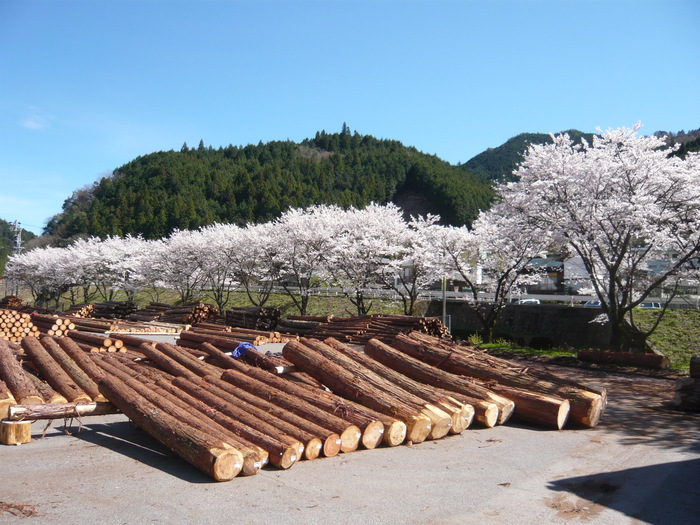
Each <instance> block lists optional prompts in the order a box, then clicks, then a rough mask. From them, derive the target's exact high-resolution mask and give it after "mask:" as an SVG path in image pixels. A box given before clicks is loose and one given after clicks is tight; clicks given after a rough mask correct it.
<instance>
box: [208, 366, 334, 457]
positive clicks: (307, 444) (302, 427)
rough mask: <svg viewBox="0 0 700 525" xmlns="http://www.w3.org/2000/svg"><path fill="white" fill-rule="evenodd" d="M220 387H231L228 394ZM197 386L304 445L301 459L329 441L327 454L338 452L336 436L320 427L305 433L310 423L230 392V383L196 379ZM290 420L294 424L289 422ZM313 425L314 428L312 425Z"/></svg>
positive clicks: (236, 391)
mask: <svg viewBox="0 0 700 525" xmlns="http://www.w3.org/2000/svg"><path fill="white" fill-rule="evenodd" d="M222 384H223V385H225V386H226V385H227V386H228V387H229V388H231V391H229V390H226V389H224V387H222V386H220V385H222ZM197 385H198V386H202V387H204V388H206V389H207V390H209V391H210V392H211V393H212V394H214V395H216V396H217V397H218V398H220V399H221V400H223V401H225V402H226V403H229V404H231V405H235V406H238V407H240V408H241V409H243V410H245V411H246V412H248V413H250V414H252V415H254V416H256V417H258V418H260V419H263V420H265V421H266V422H267V423H269V424H270V425H273V426H274V427H275V428H276V429H278V430H279V432H282V433H284V434H287V435H289V436H292V437H293V438H295V439H297V440H298V441H300V442H302V444H303V445H304V457H305V458H306V459H316V458H317V457H318V456H319V455H320V453H321V452H322V451H323V450H324V444H326V442H330V443H329V446H330V447H332V448H331V449H330V450H331V451H332V454H331V455H337V454H338V452H340V436H339V435H338V434H336V433H334V432H331V431H330V430H326V429H322V428H320V427H318V428H317V429H315V430H318V431H317V432H315V433H314V432H309V431H307V430H306V428H308V427H309V426H311V425H313V423H311V422H309V421H307V420H304V419H303V418H300V417H299V416H296V414H291V413H290V412H287V411H284V410H282V409H280V408H278V407H275V406H274V405H272V404H270V403H267V404H265V405H263V402H264V400H262V399H261V398H258V397H256V396H253V395H252V394H249V393H248V392H246V391H243V390H241V389H234V388H232V387H233V385H231V384H230V383H226V382H225V381H222V380H221V379H219V378H217V377H215V376H206V377H203V378H202V379H200V380H199V381H198V382H197ZM249 399H252V401H253V402H248V400H249ZM260 405H263V406H265V408H261V406H260ZM279 412H284V413H285V414H284V415H285V416H289V415H291V416H293V417H292V418H289V417H285V418H282V417H280V415H279ZM294 418H296V419H294ZM290 419H291V420H294V421H295V422H296V423H298V424H294V423H292V422H290ZM313 426H315V427H316V425H313ZM324 435H325V436H327V437H326V439H325V440H322V439H321V437H320V436H324ZM331 440H332V441H331Z"/></svg>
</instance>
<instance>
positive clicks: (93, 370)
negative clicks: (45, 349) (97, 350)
mask: <svg viewBox="0 0 700 525" xmlns="http://www.w3.org/2000/svg"><path fill="white" fill-rule="evenodd" d="M58 344H59V346H60V347H61V348H62V349H63V351H64V352H65V353H66V354H68V356H69V357H70V358H71V359H72V360H73V361H75V362H76V363H77V364H78V366H79V367H80V368H81V369H82V370H83V372H85V373H86V374H87V375H88V377H89V378H90V379H92V380H93V381H94V382H95V383H99V381H100V379H102V377H103V376H104V372H103V371H102V370H101V369H100V367H98V366H97V365H96V364H95V362H94V361H93V360H92V359H90V358H89V357H88V354H87V353H85V351H84V350H83V349H82V348H80V346H79V345H78V343H76V342H75V341H73V340H72V339H68V338H65V337H64V338H63V339H60V340H59V341H58Z"/></svg>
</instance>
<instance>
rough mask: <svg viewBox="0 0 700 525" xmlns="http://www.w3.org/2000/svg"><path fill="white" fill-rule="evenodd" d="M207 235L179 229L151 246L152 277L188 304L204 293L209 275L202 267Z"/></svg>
mask: <svg viewBox="0 0 700 525" xmlns="http://www.w3.org/2000/svg"><path fill="white" fill-rule="evenodd" d="M206 249H207V246H206V245H205V243H204V236H202V235H201V234H200V233H199V232H195V231H189V230H177V231H175V232H173V233H172V234H171V235H170V237H168V238H167V239H164V240H163V241H162V242H160V243H158V244H154V245H153V246H152V250H153V253H152V258H151V269H150V272H151V276H153V279H154V281H155V280H156V279H157V282H159V283H162V284H163V286H165V287H166V288H170V289H172V290H176V291H177V292H178V293H179V295H180V301H181V302H182V303H187V302H191V301H193V300H195V299H196V298H198V297H199V296H200V295H201V294H202V293H203V288H204V285H205V283H206V275H205V274H204V271H203V270H202V267H203V265H202V251H203V250H206Z"/></svg>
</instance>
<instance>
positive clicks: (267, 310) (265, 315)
mask: <svg viewBox="0 0 700 525" xmlns="http://www.w3.org/2000/svg"><path fill="white" fill-rule="evenodd" d="M281 315H282V314H281V312H280V310H279V308H271V307H265V306H251V307H240V308H231V309H229V310H226V312H225V313H224V316H225V319H226V324H227V325H229V326H236V327H239V328H247V329H249V330H273V329H274V328H275V327H276V326H277V323H278V321H279V319H280V317H281Z"/></svg>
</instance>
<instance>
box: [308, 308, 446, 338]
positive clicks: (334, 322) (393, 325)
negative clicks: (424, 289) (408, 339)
mask: <svg viewBox="0 0 700 525" xmlns="http://www.w3.org/2000/svg"><path fill="white" fill-rule="evenodd" d="M412 331H418V332H423V333H426V334H429V335H432V336H434V337H438V338H440V337H448V336H449V331H448V329H447V327H446V326H445V325H444V324H442V321H440V319H438V318H437V317H415V316H406V315H383V314H377V315H368V316H356V317H333V318H332V319H331V320H330V322H327V323H320V324H318V326H316V328H313V329H311V330H310V331H306V335H307V337H311V338H315V339H325V338H327V337H332V338H334V339H337V340H339V341H342V342H345V343H352V344H366V343H367V342H368V341H369V340H370V339H379V340H380V341H383V342H390V341H392V340H393V339H394V337H395V336H396V335H397V334H400V333H408V332H412Z"/></svg>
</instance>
